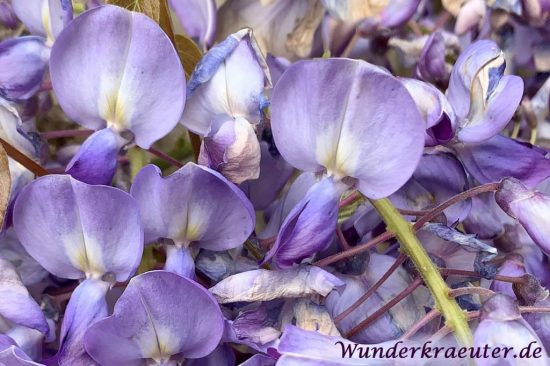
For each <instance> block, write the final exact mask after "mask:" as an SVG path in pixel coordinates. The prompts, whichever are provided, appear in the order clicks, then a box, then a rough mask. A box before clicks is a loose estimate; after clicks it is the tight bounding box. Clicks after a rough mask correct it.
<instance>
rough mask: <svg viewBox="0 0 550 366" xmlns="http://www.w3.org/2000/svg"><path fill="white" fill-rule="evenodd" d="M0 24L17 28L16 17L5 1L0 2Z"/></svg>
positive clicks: (10, 6) (11, 7) (9, 4)
mask: <svg viewBox="0 0 550 366" xmlns="http://www.w3.org/2000/svg"><path fill="white" fill-rule="evenodd" d="M0 24H3V25H4V26H6V27H8V28H10V29H15V28H17V15H15V12H14V11H13V6H12V5H11V3H9V2H7V1H4V0H2V1H0Z"/></svg>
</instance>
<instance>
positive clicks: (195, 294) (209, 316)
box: [85, 271, 224, 366]
mask: <svg viewBox="0 0 550 366" xmlns="http://www.w3.org/2000/svg"><path fill="white" fill-rule="evenodd" d="M223 329H224V323H223V317H222V314H221V311H220V309H219V306H218V304H217V303H216V301H215V300H214V298H213V297H212V295H210V294H209V293H208V291H206V290H205V289H204V288H203V287H201V286H200V285H198V284H196V283H195V282H193V281H191V280H188V279H186V278H184V277H181V276H178V275H176V274H173V273H170V272H165V271H153V272H147V273H144V274H142V275H139V276H137V277H135V278H133V279H132V280H131V281H130V284H129V285H128V286H127V287H126V290H125V291H124V293H123V294H122V296H121V297H120V299H119V300H118V301H117V303H116V305H115V310H114V313H113V315H112V316H110V317H108V318H106V319H103V320H101V321H100V322H98V323H96V324H94V325H93V326H92V327H91V328H90V329H89V330H88V332H87V334H86V340H85V342H86V350H87V351H88V352H89V354H90V355H91V356H92V357H93V358H94V359H95V360H96V361H98V362H99V363H100V364H102V365H105V366H126V365H128V366H129V365H140V364H141V360H142V359H146V360H148V359H153V360H155V361H157V362H159V361H164V362H168V360H169V359H170V356H172V355H181V356H183V357H184V358H191V359H193V358H201V357H205V356H207V355H208V354H209V353H210V352H212V351H213V350H214V349H215V348H216V346H217V345H218V343H219V342H220V339H221V337H222V333H223Z"/></svg>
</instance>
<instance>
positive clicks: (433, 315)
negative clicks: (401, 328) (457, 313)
mask: <svg viewBox="0 0 550 366" xmlns="http://www.w3.org/2000/svg"><path fill="white" fill-rule="evenodd" d="M440 315H441V313H440V312H439V310H437V309H436V308H433V309H432V310H430V312H429V313H428V314H426V315H425V316H424V317H423V318H422V319H420V320H419V321H417V322H416V323H415V324H414V325H413V326H412V327H410V328H409V330H407V331H406V332H405V333H404V334H403V335H402V336H401V338H399V340H403V341H404V340H406V339H409V338H411V337H412V336H413V335H415V334H416V333H417V332H418V331H419V330H420V329H422V327H423V326H425V325H426V324H428V323H429V322H431V321H432V320H433V319H435V318H437V317H438V316H440Z"/></svg>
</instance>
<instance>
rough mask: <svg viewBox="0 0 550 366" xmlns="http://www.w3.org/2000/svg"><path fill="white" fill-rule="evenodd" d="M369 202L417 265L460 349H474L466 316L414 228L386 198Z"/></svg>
mask: <svg viewBox="0 0 550 366" xmlns="http://www.w3.org/2000/svg"><path fill="white" fill-rule="evenodd" d="M370 202H371V204H372V205H373V206H374V208H375V209H376V210H377V211H378V213H379V214H380V216H381V217H382V219H383V220H384V222H385V223H386V225H387V227H388V230H389V231H390V232H392V233H394V234H395V236H396V237H397V239H398V240H399V242H400V243H401V248H402V251H403V252H404V253H405V254H407V255H408V256H409V258H411V260H412V261H413V263H414V264H415V266H416V268H417V270H418V272H419V273H420V276H421V277H422V279H423V280H424V283H425V284H426V286H427V287H428V289H429V290H430V292H431V294H432V296H433V298H434V301H435V306H436V308H437V310H439V311H440V312H441V314H442V315H443V316H444V317H445V320H446V324H447V325H448V326H449V327H450V328H451V329H452V330H453V332H454V334H455V337H456V338H457V340H458V342H459V343H460V345H462V346H463V347H471V346H472V345H473V337H472V333H471V331H470V328H469V326H468V322H467V317H466V313H465V312H464V311H462V309H460V307H459V306H458V304H457V303H456V301H455V300H454V299H452V298H450V297H449V287H448V286H447V284H446V283H445V281H444V280H443V277H441V274H440V273H439V269H438V268H437V267H436V265H435V264H434V263H433V262H432V261H431V259H430V257H429V256H428V253H426V251H425V250H424V248H423V247H422V244H420V242H419V241H418V238H417V237H416V235H415V234H414V230H413V228H412V226H411V225H410V224H409V223H408V222H407V221H405V219H403V217H402V216H401V215H400V214H399V212H398V211H397V209H396V208H395V207H394V206H393V204H392V203H391V202H390V201H389V200H388V199H387V198H384V199H381V200H370Z"/></svg>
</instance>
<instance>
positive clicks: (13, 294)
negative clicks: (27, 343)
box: [0, 256, 49, 334]
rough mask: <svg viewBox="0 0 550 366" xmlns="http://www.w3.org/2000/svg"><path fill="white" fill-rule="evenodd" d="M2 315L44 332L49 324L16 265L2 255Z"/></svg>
mask: <svg viewBox="0 0 550 366" xmlns="http://www.w3.org/2000/svg"><path fill="white" fill-rule="evenodd" d="M0 299H2V300H0V317H3V318H5V319H7V320H9V321H10V322H12V323H14V324H18V325H23V326H25V327H28V328H32V329H36V330H38V331H40V332H42V333H44V334H46V333H48V331H49V326H48V323H47V322H46V317H45V316H44V314H43V313H42V310H41V309H40V306H38V304H37V303H36V301H34V299H33V298H32V297H31V295H30V294H29V291H28V290H27V288H26V287H25V286H24V285H23V284H22V283H21V278H20V277H19V275H18V274H17V272H16V270H15V267H14V266H13V265H12V264H11V263H10V262H9V261H8V260H7V259H5V258H3V257H2V256H0Z"/></svg>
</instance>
